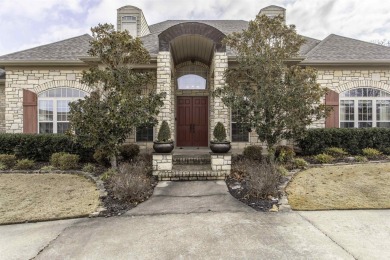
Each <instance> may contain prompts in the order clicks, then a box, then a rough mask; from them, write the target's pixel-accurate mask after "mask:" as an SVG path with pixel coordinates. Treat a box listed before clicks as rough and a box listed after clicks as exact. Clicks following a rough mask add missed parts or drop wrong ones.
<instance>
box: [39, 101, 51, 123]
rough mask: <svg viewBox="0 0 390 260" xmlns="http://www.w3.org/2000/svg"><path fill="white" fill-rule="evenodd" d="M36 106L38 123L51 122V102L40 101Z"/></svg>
mask: <svg viewBox="0 0 390 260" xmlns="http://www.w3.org/2000/svg"><path fill="white" fill-rule="evenodd" d="M38 106H39V108H38V109H39V112H38V115H39V121H53V101H52V100H40V101H39V105H38Z"/></svg>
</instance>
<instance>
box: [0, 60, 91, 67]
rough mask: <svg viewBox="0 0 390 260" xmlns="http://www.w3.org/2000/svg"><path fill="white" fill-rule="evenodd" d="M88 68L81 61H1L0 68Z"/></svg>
mask: <svg viewBox="0 0 390 260" xmlns="http://www.w3.org/2000/svg"><path fill="white" fill-rule="evenodd" d="M32 65H34V66H84V67H85V66H86V65H87V64H85V62H83V61H80V60H65V61H64V60H26V61H24V60H3V61H2V60H0V68H4V67H5V66H32Z"/></svg>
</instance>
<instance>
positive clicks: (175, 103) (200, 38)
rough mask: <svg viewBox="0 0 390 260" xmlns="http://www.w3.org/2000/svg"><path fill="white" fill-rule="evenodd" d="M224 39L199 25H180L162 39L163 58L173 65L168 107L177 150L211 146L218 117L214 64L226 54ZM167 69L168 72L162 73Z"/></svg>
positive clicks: (217, 31) (203, 25) (166, 32)
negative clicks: (214, 98) (213, 94)
mask: <svg viewBox="0 0 390 260" xmlns="http://www.w3.org/2000/svg"><path fill="white" fill-rule="evenodd" d="M224 37H225V35H224V34H223V33H222V32H221V31H219V30H218V29H216V28H214V27H212V26H210V25H207V24H203V23H197V22H187V23H181V24H177V25H175V26H172V27H170V28H168V29H167V30H165V31H163V32H162V33H161V34H160V35H159V50H160V54H162V53H164V55H165V56H164V57H165V60H167V59H168V57H169V61H170V62H169V66H170V68H169V70H170V72H171V73H170V74H171V75H170V79H169V81H170V82H169V84H170V89H169V90H170V93H169V97H170V100H169V102H166V104H168V105H170V106H171V111H172V117H173V118H172V117H171V118H172V120H171V123H170V125H171V128H172V129H173V131H172V133H174V136H173V138H174V139H175V141H176V146H177V147H206V146H208V143H209V139H210V128H211V126H212V125H213V122H212V121H213V118H214V117H213V116H214V115H215V113H214V106H213V101H212V97H211V95H210V92H211V91H212V90H213V87H214V69H215V64H214V62H215V56H216V53H218V52H222V53H225V51H226V46H225V45H224V44H222V40H223V38H224ZM226 62H227V60H226ZM158 65H159V64H158ZM162 65H164V66H166V65H167V64H166V63H165V64H162ZM163 69H165V70H166V69H167V68H166V67H165V68H158V71H159V70H160V71H163ZM160 82H161V80H160ZM165 83H168V82H167V81H166V82H165ZM158 84H159V82H158ZM165 89H167V85H165ZM165 117H166V118H167V115H165ZM163 120H166V119H163Z"/></svg>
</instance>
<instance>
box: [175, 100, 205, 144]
mask: <svg viewBox="0 0 390 260" xmlns="http://www.w3.org/2000/svg"><path fill="white" fill-rule="evenodd" d="M176 114H177V116H176V118H177V137H176V138H177V146H208V98H207V97H178V98H177V112H176Z"/></svg>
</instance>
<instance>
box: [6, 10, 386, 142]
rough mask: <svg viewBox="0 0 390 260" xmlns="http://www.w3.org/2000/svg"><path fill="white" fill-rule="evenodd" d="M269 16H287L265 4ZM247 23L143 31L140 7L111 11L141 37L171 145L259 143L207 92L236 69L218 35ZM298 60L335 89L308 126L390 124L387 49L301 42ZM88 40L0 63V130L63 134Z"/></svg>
mask: <svg viewBox="0 0 390 260" xmlns="http://www.w3.org/2000/svg"><path fill="white" fill-rule="evenodd" d="M260 14H265V15H268V16H275V15H282V16H283V17H285V9H284V8H282V7H278V6H269V7H266V8H263V9H261V10H260ZM247 25H248V22H247V21H242V20H187V21H183V20H168V21H164V22H160V23H157V24H153V25H149V24H148V23H147V21H146V19H145V17H144V15H143V12H142V10H141V9H139V8H136V7H133V6H124V7H121V8H119V9H118V10H117V29H118V30H128V31H129V32H130V34H132V35H133V36H135V37H140V38H141V39H142V41H143V43H144V45H145V47H146V48H147V50H148V51H149V52H150V55H151V57H152V60H151V64H150V65H148V66H147V68H148V69H153V70H156V71H157V83H156V86H157V91H164V92H166V93H167V96H166V99H165V100H164V107H163V108H162V111H161V113H160V115H159V121H160V122H161V121H162V120H166V121H167V122H168V123H169V125H170V127H171V130H172V133H173V136H172V138H173V139H174V140H175V145H176V147H207V146H208V143H209V141H210V139H212V129H213V127H214V126H215V124H216V122H217V121H221V122H222V123H223V124H224V125H225V127H226V129H227V132H228V136H229V137H230V139H231V141H232V145H233V148H237V149H239V148H243V147H245V146H247V145H250V144H256V143H258V140H257V136H256V134H255V133H254V132H251V133H248V132H247V131H242V130H240V129H241V128H239V127H238V125H237V124H236V122H235V117H234V113H231V111H229V110H228V109H227V108H226V107H225V106H224V105H223V103H222V102H221V100H220V99H219V98H215V97H212V96H211V95H210V92H211V91H212V90H214V89H216V88H219V87H221V86H222V85H223V84H224V79H223V72H224V70H225V69H226V68H227V67H229V66H231V65H232V64H234V63H235V62H236V59H235V56H234V54H233V52H232V51H231V50H230V49H229V47H228V46H225V45H224V44H222V42H221V41H222V39H223V38H224V37H225V35H227V34H230V33H232V32H239V31H241V30H243V29H245V28H246V27H247ZM305 39H306V42H305V44H304V45H303V46H302V48H301V49H300V53H299V57H296V59H295V60H296V63H297V64H300V65H302V66H312V67H315V68H316V69H317V70H318V83H320V84H321V86H323V87H328V88H329V89H331V90H332V91H331V92H330V93H329V94H328V95H327V96H326V97H324V102H325V103H326V104H327V105H329V106H333V107H334V110H333V113H332V115H331V116H330V117H329V118H327V119H326V120H322V121H318V122H316V123H315V124H313V126H312V127H390V48H388V47H385V46H380V45H376V44H372V43H368V42H363V41H359V40H355V39H351V38H346V37H343V36H339V35H334V34H331V35H329V36H328V37H326V38H325V39H323V40H317V39H312V38H309V37H305ZM90 40H91V36H89V35H88V34H84V35H81V36H77V37H74V38H70V39H66V40H63V41H59V42H55V43H52V44H48V45H44V46H39V47H36V48H32V49H28V50H24V51H20V52H16V53H11V54H8V55H4V56H1V57H0V68H1V69H2V70H0V132H7V133H63V132H65V131H66V129H67V128H68V125H69V123H68V119H67V118H68V111H69V109H68V102H69V101H72V100H75V99H79V98H83V97H84V96H85V95H88V93H89V92H90V91H91V90H90V89H89V88H88V87H87V86H85V85H83V84H82V83H80V78H81V73H82V71H83V70H86V69H88V67H89V64H90V63H89V62H90V57H88V55H87V50H88V49H89V41H90ZM156 132H157V131H155V129H152V128H147V127H145V128H140V129H137V131H136V133H135V134H134V136H132V137H131V138H130V139H131V140H130V141H133V142H137V143H139V144H140V146H141V148H145V147H151V146H150V144H151V142H152V140H153V138H154V136H156V134H157V133H156Z"/></svg>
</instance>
